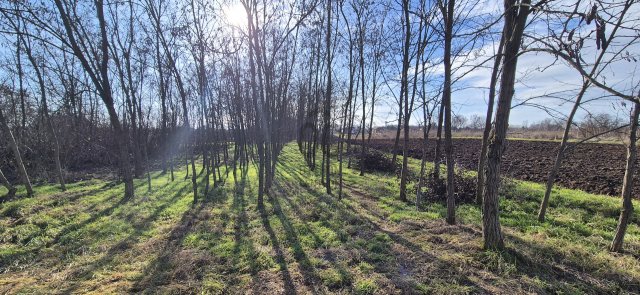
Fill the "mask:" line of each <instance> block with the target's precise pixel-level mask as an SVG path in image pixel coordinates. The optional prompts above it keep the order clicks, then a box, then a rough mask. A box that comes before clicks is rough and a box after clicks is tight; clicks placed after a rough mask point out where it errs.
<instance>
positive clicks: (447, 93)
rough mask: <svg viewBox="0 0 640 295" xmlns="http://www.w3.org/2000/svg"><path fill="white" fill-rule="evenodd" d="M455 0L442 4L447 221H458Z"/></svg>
mask: <svg viewBox="0 0 640 295" xmlns="http://www.w3.org/2000/svg"><path fill="white" fill-rule="evenodd" d="M454 6H455V1H454V0H449V1H447V7H446V8H445V7H444V6H442V10H443V11H442V12H443V15H444V18H445V31H444V85H443V88H442V104H443V105H444V153H445V158H446V160H447V223H448V224H455V223H456V200H455V196H454V194H453V193H454V190H455V188H454V165H453V164H454V163H453V162H454V159H453V144H452V142H451V42H452V40H453V16H454V14H453V8H454Z"/></svg>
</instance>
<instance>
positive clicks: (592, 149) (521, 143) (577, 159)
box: [371, 138, 640, 199]
mask: <svg viewBox="0 0 640 295" xmlns="http://www.w3.org/2000/svg"><path fill="white" fill-rule="evenodd" d="M393 144H394V140H391V139H372V140H371V147H373V148H375V149H378V150H382V151H386V152H392V151H393ZM422 145H423V140H422V139H417V138H412V139H410V140H409V156H410V157H413V158H418V159H419V158H421V157H422ZM559 146H560V143H559V142H555V141H532V140H508V141H507V147H506V150H505V153H504V155H503V159H502V164H501V170H502V173H503V175H504V176H508V177H512V178H516V179H520V180H528V181H534V182H539V183H546V181H547V177H548V175H549V169H551V167H553V163H554V162H555V158H556V155H557V152H558V147H559ZM480 148H481V140H480V139H473V138H454V139H453V151H454V156H455V159H456V162H455V163H456V165H457V166H459V167H461V168H464V169H468V170H476V169H477V167H478V158H479V156H478V155H479V153H480ZM401 152H402V151H400V153H401ZM434 159H435V141H434V140H429V142H428V143H427V160H428V161H433V160H434ZM443 160H444V155H443ZM625 161H626V149H625V147H624V146H623V145H621V144H609V143H583V144H579V145H577V146H576V147H575V148H574V149H573V150H571V151H569V152H568V153H566V156H565V159H564V160H563V161H562V165H561V168H560V171H559V172H558V176H557V179H556V182H555V183H556V184H559V185H561V186H563V187H567V188H572V189H580V190H584V191H587V192H590V193H594V194H602V195H610V196H620V191H621V189H622V179H623V177H624V168H625ZM634 179H635V181H634V190H633V195H634V197H635V198H636V199H638V198H640V178H638V175H637V174H636V175H635V176H634Z"/></svg>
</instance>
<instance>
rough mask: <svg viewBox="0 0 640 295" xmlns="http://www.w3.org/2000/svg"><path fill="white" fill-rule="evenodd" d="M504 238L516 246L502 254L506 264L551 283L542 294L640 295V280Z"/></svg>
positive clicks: (542, 246) (541, 246)
mask: <svg viewBox="0 0 640 295" xmlns="http://www.w3.org/2000/svg"><path fill="white" fill-rule="evenodd" d="M505 237H506V238H507V239H508V241H509V242H511V243H512V244H513V246H514V247H509V248H508V249H507V250H506V251H504V252H500V253H499V254H500V255H501V256H502V257H503V259H505V260H506V261H514V264H515V265H516V267H517V270H518V272H519V273H520V274H526V275H528V276H531V277H538V278H541V279H542V280H543V281H545V282H547V283H549V284H550V286H548V287H547V289H548V290H541V291H543V292H553V293H558V292H560V293H565V292H570V293H571V292H587V293H596V294H610V293H612V292H614V293H619V292H621V291H622V292H629V293H633V294H637V293H640V281H639V280H637V279H633V278H630V277H628V276H627V275H625V274H623V273H619V272H617V271H615V270H612V269H611V268H601V267H598V266H590V265H589V264H584V263H580V262H578V261H575V260H574V258H572V257H569V256H567V255H565V254H564V253H561V252H558V251H557V250H556V249H554V248H553V247H549V246H545V245H542V244H539V243H532V242H529V241H526V240H524V239H522V238H520V237H518V236H516V235H513V234H510V233H505ZM540 257H542V258H540ZM612 283H613V284H612ZM607 285H608V288H607ZM573 286H575V287H573ZM568 287H571V288H568ZM565 288H566V290H565ZM576 288H577V290H576Z"/></svg>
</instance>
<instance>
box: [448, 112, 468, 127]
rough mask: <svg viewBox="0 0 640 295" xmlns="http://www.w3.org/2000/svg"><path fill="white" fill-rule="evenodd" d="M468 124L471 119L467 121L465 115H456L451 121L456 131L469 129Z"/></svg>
mask: <svg viewBox="0 0 640 295" xmlns="http://www.w3.org/2000/svg"><path fill="white" fill-rule="evenodd" d="M467 122H469V119H467V117H465V116H464V115H463V114H454V115H453V119H451V125H452V126H453V129H455V130H460V129H463V128H465V127H467Z"/></svg>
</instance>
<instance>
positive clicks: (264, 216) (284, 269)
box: [258, 206, 297, 294]
mask: <svg viewBox="0 0 640 295" xmlns="http://www.w3.org/2000/svg"><path fill="white" fill-rule="evenodd" d="M258 211H259V213H260V220H261V221H262V226H263V227H264V229H265V230H266V231H267V234H268V235H269V239H270V240H271V247H272V248H273V251H274V252H275V254H276V257H275V259H276V263H278V266H279V267H280V273H281V274H282V280H283V281H284V289H285V293H286V294H297V292H296V288H295V285H294V284H293V280H292V279H291V273H290V271H289V267H288V265H287V261H286V260H285V257H284V252H283V251H282V245H281V244H280V241H279V240H278V236H277V235H276V233H275V231H274V230H273V227H272V226H271V222H270V221H269V214H268V213H267V211H266V210H265V208H264V206H261V207H259V208H258Z"/></svg>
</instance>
